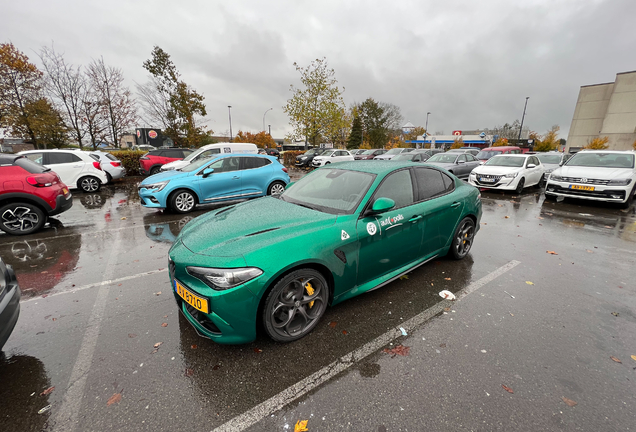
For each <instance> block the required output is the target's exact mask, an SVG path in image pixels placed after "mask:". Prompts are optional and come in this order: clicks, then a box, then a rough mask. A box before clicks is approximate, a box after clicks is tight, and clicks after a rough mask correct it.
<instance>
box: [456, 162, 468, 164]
mask: <svg viewBox="0 0 636 432" xmlns="http://www.w3.org/2000/svg"><path fill="white" fill-rule="evenodd" d="M457 163H458V164H465V163H466V161H457Z"/></svg>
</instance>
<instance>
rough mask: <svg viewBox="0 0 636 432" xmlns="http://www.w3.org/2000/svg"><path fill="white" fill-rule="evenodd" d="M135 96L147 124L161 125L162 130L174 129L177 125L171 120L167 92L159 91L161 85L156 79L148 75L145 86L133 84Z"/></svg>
mask: <svg viewBox="0 0 636 432" xmlns="http://www.w3.org/2000/svg"><path fill="white" fill-rule="evenodd" d="M135 87H136V88H137V96H138V97H139V102H140V104H141V108H142V110H143V114H142V117H143V119H144V121H145V122H146V123H148V124H161V125H162V127H163V129H164V130H166V129H168V128H173V129H176V128H177V125H176V123H174V121H171V119H173V118H174V116H173V115H170V100H169V95H168V93H167V92H165V91H162V90H161V83H160V81H159V79H158V78H156V77H154V76H153V75H150V78H149V80H148V82H146V83H145V84H138V83H135Z"/></svg>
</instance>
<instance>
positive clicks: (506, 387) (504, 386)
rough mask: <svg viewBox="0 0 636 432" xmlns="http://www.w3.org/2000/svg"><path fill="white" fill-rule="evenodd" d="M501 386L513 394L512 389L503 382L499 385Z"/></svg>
mask: <svg viewBox="0 0 636 432" xmlns="http://www.w3.org/2000/svg"><path fill="white" fill-rule="evenodd" d="M501 387H503V389H504V390H505V391H507V392H508V393H512V394H514V391H513V390H512V389H511V388H510V387H508V386H506V385H503V384H502V385H501Z"/></svg>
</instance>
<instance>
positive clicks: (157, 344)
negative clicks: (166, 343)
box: [152, 342, 163, 348]
mask: <svg viewBox="0 0 636 432" xmlns="http://www.w3.org/2000/svg"><path fill="white" fill-rule="evenodd" d="M162 343H163V342H157V343H156V344H154V345H153V346H152V347H153V348H159V346H161V344H162Z"/></svg>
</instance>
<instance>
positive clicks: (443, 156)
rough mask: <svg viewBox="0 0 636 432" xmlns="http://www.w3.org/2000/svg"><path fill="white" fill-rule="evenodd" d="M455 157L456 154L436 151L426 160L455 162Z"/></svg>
mask: <svg viewBox="0 0 636 432" xmlns="http://www.w3.org/2000/svg"><path fill="white" fill-rule="evenodd" d="M455 159H457V155H456V154H452V153H451V154H447V153H438V154H436V155H434V156H431V157H430V158H429V159H428V160H427V161H426V162H441V163H455Z"/></svg>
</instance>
